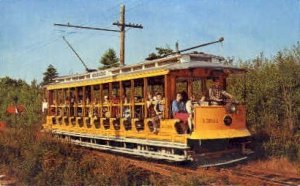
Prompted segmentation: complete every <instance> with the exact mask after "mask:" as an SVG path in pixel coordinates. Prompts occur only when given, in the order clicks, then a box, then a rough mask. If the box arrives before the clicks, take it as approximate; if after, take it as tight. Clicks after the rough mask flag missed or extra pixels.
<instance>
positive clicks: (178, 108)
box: [171, 93, 185, 117]
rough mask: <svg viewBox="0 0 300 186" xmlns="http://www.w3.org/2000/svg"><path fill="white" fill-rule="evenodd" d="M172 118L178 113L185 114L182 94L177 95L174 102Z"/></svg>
mask: <svg viewBox="0 0 300 186" xmlns="http://www.w3.org/2000/svg"><path fill="white" fill-rule="evenodd" d="M171 111H172V116H173V117H174V116H175V113H178V112H185V105H184V102H183V101H182V95H181V93H177V94H176V99H175V100H173V101H172V108H171Z"/></svg>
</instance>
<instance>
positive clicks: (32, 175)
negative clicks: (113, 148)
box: [0, 128, 217, 185]
mask: <svg viewBox="0 0 300 186" xmlns="http://www.w3.org/2000/svg"><path fill="white" fill-rule="evenodd" d="M0 174H5V175H8V176H10V177H13V178H15V179H16V182H17V183H19V184H21V185H199V184H200V185H203V184H209V183H213V182H215V180H217V178H214V177H211V176H210V177H209V176H206V175H202V176H197V177H195V176H189V175H182V176H183V177H182V176H180V175H176V174H175V173H174V175H173V174H172V175H169V176H164V175H160V174H158V173H155V172H151V171H149V170H146V169H143V168H141V167H137V166H134V165H133V164H131V163H130V162H128V161H126V158H121V157H118V156H115V155H107V156H96V155H95V151H89V150H87V149H86V148H81V147H77V146H74V145H72V144H69V143H66V142H62V141H60V140H58V139H55V138H53V137H52V136H50V135H48V134H45V133H40V132H39V131H38V130H37V129H28V128H7V129H5V130H2V131H0ZM179 176H180V178H179Z"/></svg>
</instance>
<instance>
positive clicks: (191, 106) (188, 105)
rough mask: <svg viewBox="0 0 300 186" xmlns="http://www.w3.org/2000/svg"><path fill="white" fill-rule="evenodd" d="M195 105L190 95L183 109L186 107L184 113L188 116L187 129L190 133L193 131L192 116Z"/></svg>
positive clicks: (193, 98)
mask: <svg viewBox="0 0 300 186" xmlns="http://www.w3.org/2000/svg"><path fill="white" fill-rule="evenodd" d="M196 105H197V103H195V97H194V96H193V95H191V97H190V99H189V100H188V101H187V102H186V104H185V107H186V111H187V113H188V115H189V117H188V127H189V131H190V132H192V130H193V123H192V121H193V114H194V106H196Z"/></svg>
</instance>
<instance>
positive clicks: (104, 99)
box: [103, 96, 109, 104]
mask: <svg viewBox="0 0 300 186" xmlns="http://www.w3.org/2000/svg"><path fill="white" fill-rule="evenodd" d="M108 103H109V101H108V96H104V98H103V104H108Z"/></svg>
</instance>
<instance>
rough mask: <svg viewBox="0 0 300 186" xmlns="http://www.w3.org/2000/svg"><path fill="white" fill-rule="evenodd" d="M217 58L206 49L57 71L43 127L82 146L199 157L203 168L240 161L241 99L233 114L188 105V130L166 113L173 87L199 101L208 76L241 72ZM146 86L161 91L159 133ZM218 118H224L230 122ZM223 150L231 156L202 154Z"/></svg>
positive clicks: (152, 155) (246, 133)
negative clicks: (69, 72)
mask: <svg viewBox="0 0 300 186" xmlns="http://www.w3.org/2000/svg"><path fill="white" fill-rule="evenodd" d="M221 61H222V58H221V57H218V56H214V55H209V54H205V53H190V54H176V55H173V56H169V57H165V58H162V59H157V60H152V61H145V62H142V63H138V64H135V65H127V66H123V67H118V68H113V69H107V70H102V71H96V72H91V73H84V74H76V75H70V76H62V77H58V78H56V79H55V82H54V83H51V84H49V85H47V86H46V87H45V88H46V97H47V100H48V102H49V109H48V114H47V116H46V123H45V124H44V125H43V127H44V130H47V131H50V132H51V133H53V134H55V135H57V136H59V137H61V138H65V139H67V140H70V141H71V142H74V143H76V144H79V145H82V146H86V147H91V148H96V149H102V150H109V151H114V152H120V153H125V154H132V155H137V156H144V157H149V158H156V159H165V160H171V161H189V160H200V161H203V162H205V163H204V164H205V166H206V165H207V166H209V165H218V164H226V163H230V162H235V161H239V160H242V159H245V158H247V156H246V155H245V154H243V152H244V146H245V142H246V139H247V138H248V137H249V136H250V133H249V131H248V130H247V128H246V118H245V115H246V114H245V113H246V112H245V107H244V106H243V105H237V110H236V111H235V112H229V111H228V110H227V109H226V106H225V105H210V104H209V102H204V104H200V105H195V106H194V108H193V117H192V123H193V130H192V131H189V132H188V133H186V131H183V129H182V128H180V127H178V124H180V123H181V124H182V123H183V121H182V120H181V119H180V118H179V119H178V118H172V117H171V113H170V112H171V102H172V100H174V99H175V97H176V92H179V91H182V90H184V91H185V92H186V93H187V95H188V96H191V95H195V96H196V99H197V100H199V99H200V97H201V96H203V95H205V92H207V90H208V86H209V85H208V84H209V82H210V81H211V79H212V78H213V77H218V78H221V79H223V81H224V84H225V85H226V78H227V77H228V75H230V74H232V73H236V72H241V71H242V69H239V68H237V67H233V66H227V65H224V64H222V63H220V62H221ZM149 92H152V93H154V92H160V93H162V94H163V97H164V112H163V117H162V118H161V120H160V127H159V132H158V133H153V126H152V124H153V123H152V117H153V116H151V113H150V110H149V108H148V106H147V96H148V93H149ZM106 98H108V99H106ZM126 114H127V117H125V115H126ZM225 117H227V119H228V118H230V122H229V123H226V122H227V121H226V122H225ZM224 122H225V123H224ZM215 147H216V148H215ZM229 152H234V153H235V155H230V156H228V157H227V158H225V159H222V160H221V161H217V162H215V161H213V162H211V161H210V160H208V159H209V158H210V157H217V158H216V159H218V158H219V157H225V156H226V155H224V154H228V153H229ZM216 154H218V155H217V156H216ZM236 154H238V155H236Z"/></svg>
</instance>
